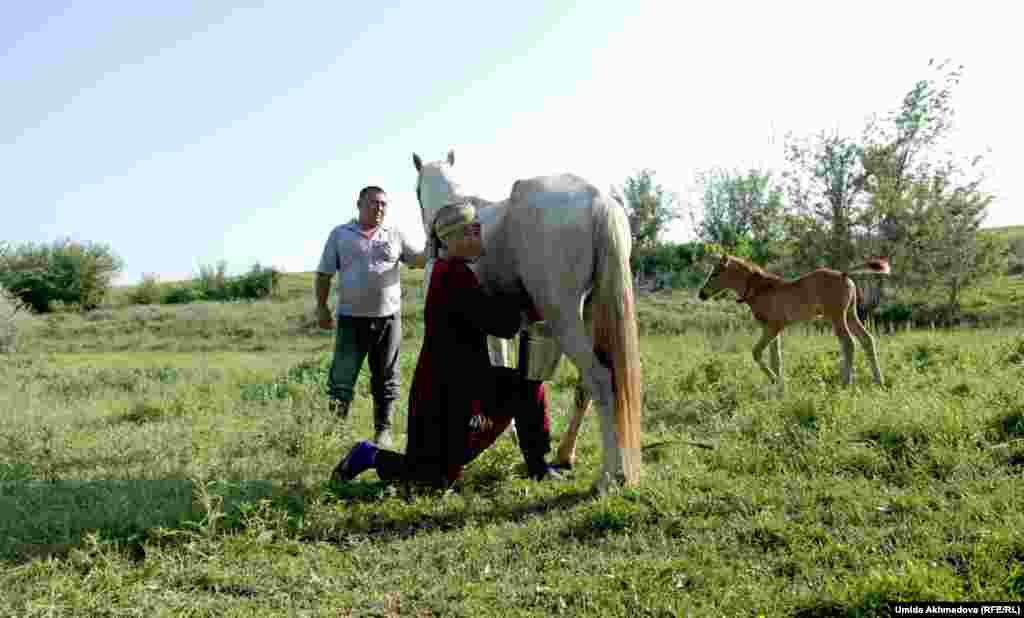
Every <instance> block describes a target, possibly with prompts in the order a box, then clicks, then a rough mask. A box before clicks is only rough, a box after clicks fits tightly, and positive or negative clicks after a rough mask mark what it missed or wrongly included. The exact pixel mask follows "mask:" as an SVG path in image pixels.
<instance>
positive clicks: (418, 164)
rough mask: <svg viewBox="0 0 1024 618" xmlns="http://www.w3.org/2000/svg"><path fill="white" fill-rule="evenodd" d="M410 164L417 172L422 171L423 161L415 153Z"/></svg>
mask: <svg viewBox="0 0 1024 618" xmlns="http://www.w3.org/2000/svg"><path fill="white" fill-rule="evenodd" d="M412 164H413V165H415V166H416V171H417V172H418V171H420V170H421V169H423V159H420V156H419V155H418V154H416V153H415V152H414V153H412Z"/></svg>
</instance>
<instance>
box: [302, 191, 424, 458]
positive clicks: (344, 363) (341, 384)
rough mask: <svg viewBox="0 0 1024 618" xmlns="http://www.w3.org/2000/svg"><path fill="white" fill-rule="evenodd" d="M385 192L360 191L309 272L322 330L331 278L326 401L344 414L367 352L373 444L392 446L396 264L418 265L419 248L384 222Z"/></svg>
mask: <svg viewBox="0 0 1024 618" xmlns="http://www.w3.org/2000/svg"><path fill="white" fill-rule="evenodd" d="M387 205H388V202H387V194H386V193H385V192H384V190H383V189H381V188H380V187H377V186H368V187H365V188H363V190H362V191H360V192H359V201H358V202H357V206H358V208H359V221H358V222H357V223H354V224H352V223H349V224H344V225H339V226H337V227H335V228H334V229H333V230H331V233H330V235H329V236H328V237H327V243H326V244H325V245H324V251H323V254H322V255H321V257H320V265H319V266H318V267H317V276H316V303H317V304H316V314H317V322H318V323H319V324H320V327H321V328H332V327H333V326H334V320H333V319H332V316H331V311H330V309H329V308H328V307H327V296H328V294H329V292H330V289H331V278H332V277H333V276H334V273H335V272H337V273H339V276H338V305H337V307H336V314H337V333H336V338H335V345H334V358H333V360H332V362H331V372H330V375H329V376H328V378H327V398H328V406H329V409H330V410H331V411H333V412H334V413H335V414H336V415H337V417H338V419H339V420H341V421H342V422H344V421H345V420H347V419H348V413H349V407H350V406H351V404H352V397H353V388H354V387H355V383H356V379H357V378H358V377H359V371H360V369H362V366H363V359H364V358H366V357H367V356H369V363H370V387H371V391H372V392H373V426H374V438H373V441H374V442H375V443H376V444H378V445H380V446H383V447H385V448H387V447H388V446H390V445H391V408H392V406H393V404H394V402H395V400H396V399H398V394H399V376H398V346H399V341H400V340H401V338H402V321H401V313H400V311H399V310H400V308H401V291H400V289H399V278H398V263H399V262H400V261H401V262H405V263H406V264H407V265H409V266H412V267H413V268H423V266H424V264H425V261H426V258H425V255H424V254H423V252H422V251H417V250H415V249H414V248H413V247H412V246H411V245H409V242H408V240H407V239H406V238H405V236H404V235H403V234H402V233H401V232H400V231H399V230H398V229H397V228H390V227H385V226H384V225H383V222H384V212H385V210H386V209H387Z"/></svg>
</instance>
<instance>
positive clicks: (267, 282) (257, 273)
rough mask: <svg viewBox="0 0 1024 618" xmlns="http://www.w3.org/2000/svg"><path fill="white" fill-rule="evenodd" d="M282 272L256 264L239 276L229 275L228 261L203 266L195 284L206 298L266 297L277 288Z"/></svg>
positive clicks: (240, 298)
mask: <svg viewBox="0 0 1024 618" xmlns="http://www.w3.org/2000/svg"><path fill="white" fill-rule="evenodd" d="M280 279H281V273H280V271H278V270H277V269H276V268H271V267H263V266H260V265H259V264H255V265H254V266H253V267H252V268H251V269H250V270H249V272H247V273H245V274H243V275H239V276H237V277H228V276H227V263H226V262H224V261H223V260H222V261H220V262H219V263H218V264H217V266H216V267H211V266H201V267H200V269H199V276H197V277H196V278H195V279H194V280H193V286H194V287H195V290H196V292H197V293H198V295H199V297H200V298H203V299H205V300H246V299H258V298H266V297H268V296H270V295H271V294H273V293H274V292H275V290H277V286H278V283H279V281H280Z"/></svg>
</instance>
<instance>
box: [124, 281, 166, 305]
mask: <svg viewBox="0 0 1024 618" xmlns="http://www.w3.org/2000/svg"><path fill="white" fill-rule="evenodd" d="M128 298H129V300H130V301H131V304H133V305H155V304H156V303H159V302H160V300H161V296H160V282H159V280H158V279H157V276H156V275H154V274H151V273H146V274H144V275H142V282H141V283H139V285H137V286H135V289H133V290H132V291H131V293H130V294H129V295H128Z"/></svg>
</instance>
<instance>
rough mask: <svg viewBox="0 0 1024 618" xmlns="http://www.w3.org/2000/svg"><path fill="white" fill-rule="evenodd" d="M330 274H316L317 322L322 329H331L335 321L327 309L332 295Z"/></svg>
mask: <svg viewBox="0 0 1024 618" xmlns="http://www.w3.org/2000/svg"><path fill="white" fill-rule="evenodd" d="M333 276H334V275H331V274H328V273H317V274H316V320H317V323H318V324H319V325H320V328H331V327H332V326H333V325H334V320H333V318H332V317H331V310H330V309H329V308H328V307H327V296H328V295H329V294H330V293H331V278H332V277H333Z"/></svg>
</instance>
